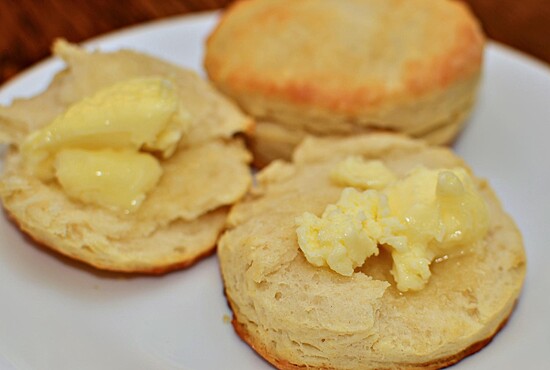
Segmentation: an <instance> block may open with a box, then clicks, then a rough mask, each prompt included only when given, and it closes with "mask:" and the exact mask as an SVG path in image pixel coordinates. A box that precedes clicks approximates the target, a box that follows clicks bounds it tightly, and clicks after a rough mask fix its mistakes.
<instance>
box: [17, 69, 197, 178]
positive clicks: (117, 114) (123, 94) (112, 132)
mask: <svg viewBox="0 0 550 370" xmlns="http://www.w3.org/2000/svg"><path fill="white" fill-rule="evenodd" d="M189 126H190V120H189V117H188V115H187V113H185V110H184V109H182V108H181V107H180V104H179V99H178V94H177V90H176V88H175V86H174V85H173V84H172V83H171V82H170V81H168V80H165V79H161V78H156V77H148V78H137V79H133V80H128V81H123V82H119V83H117V84H115V85H112V86H110V87H107V88H105V89H103V90H100V91H98V92H97V93H96V94H94V95H93V96H90V97H88V98H85V99H83V100H81V101H79V102H77V103H75V104H74V105H72V106H70V107H69V108H68V109H67V110H66V111H65V113H63V114H61V115H60V116H58V117H57V118H56V119H54V120H53V122H51V123H50V124H49V125H48V126H46V127H44V128H42V129H41V130H38V131H36V132H34V133H32V134H31V135H30V136H29V137H28V138H27V140H25V142H24V143H23V145H22V150H21V151H22V155H23V158H24V160H25V162H26V164H27V168H28V169H29V170H30V171H31V173H32V174H33V175H35V176H37V177H39V178H40V179H41V180H51V179H53V177H54V176H53V175H54V173H53V159H54V157H55V153H56V152H57V151H59V150H61V149H63V148H81V149H88V150H93V149H105V148H111V149H132V150H135V151H137V150H140V149H142V150H146V151H151V152H159V153H160V154H161V155H162V156H164V157H167V156H169V155H171V154H172V153H173V151H174V150H175V148H176V146H177V143H178V141H179V140H180V138H181V136H182V135H183V134H184V133H185V132H186V131H187V130H188V128H189Z"/></svg>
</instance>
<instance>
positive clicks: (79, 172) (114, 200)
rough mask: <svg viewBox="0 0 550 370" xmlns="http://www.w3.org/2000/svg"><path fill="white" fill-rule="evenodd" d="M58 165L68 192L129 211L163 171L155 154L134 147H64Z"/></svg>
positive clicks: (60, 181)
mask: <svg viewBox="0 0 550 370" xmlns="http://www.w3.org/2000/svg"><path fill="white" fill-rule="evenodd" d="M54 165H55V175H56V177H57V179H58V181H59V183H60V184H61V186H62V187H63V190H64V191H65V192H66V193H67V195H69V196H70V197H73V198H77V199H79V200H81V201H82V202H84V203H88V204H96V205H100V206H103V207H106V208H110V209H113V210H115V211H119V210H122V211H124V212H126V213H129V212H132V211H134V210H135V209H136V208H138V207H139V206H140V204H141V203H142V202H143V200H144V199H145V195H146V194H147V192H149V191H150V190H151V189H152V188H153V187H154V186H155V185H156V184H157V182H158V180H159V178H160V176H161V174H162V169H161V168H160V165H159V163H158V161H157V160H156V159H155V158H154V157H153V156H151V155H149V154H145V153H138V152H134V151H130V150H122V151H115V150H112V149H104V150H98V151H91V150H85V149H64V150H61V151H60V152H59V153H58V154H57V155H56V158H55V164H54Z"/></svg>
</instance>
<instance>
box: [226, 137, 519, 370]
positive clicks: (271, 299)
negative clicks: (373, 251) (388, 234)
mask: <svg viewBox="0 0 550 370" xmlns="http://www.w3.org/2000/svg"><path fill="white" fill-rule="evenodd" d="M349 155H360V156H362V157H363V158H365V159H379V160H381V161H383V162H384V163H385V164H386V165H387V166H388V167H390V168H391V169H392V170H393V171H395V172H397V173H398V174H400V175H403V174H405V173H406V172H407V171H409V170H410V169H412V168H414V167H415V166H418V165H424V166H426V167H428V168H453V167H456V166H460V167H463V168H465V169H466V170H467V171H469V172H470V170H469V169H468V167H467V165H466V164H465V163H464V162H463V161H462V160H461V159H460V158H458V157H457V156H456V155H454V154H453V153H452V152H451V151H450V150H448V149H446V148H440V147H432V146H428V145H426V144H424V143H422V142H420V141H415V140H412V139H407V138H405V137H401V136H399V135H395V134H371V135H363V136H358V137H355V138H346V139H330V138H325V139H320V138H317V139H311V138H310V139H306V140H305V141H304V142H303V143H302V144H301V145H300V146H299V147H298V149H297V151H296V152H295V154H294V161H293V163H292V164H290V163H285V162H281V161H275V162H273V163H272V164H271V165H269V166H268V167H266V168H265V169H264V170H262V171H261V172H260V173H259V174H258V183H259V186H258V188H256V189H255V191H254V193H253V194H252V195H250V196H249V197H248V198H246V199H245V200H244V201H241V203H239V204H237V205H235V206H234V207H233V209H232V210H231V212H230V215H229V219H228V220H229V221H228V222H229V229H228V231H226V232H225V233H224V235H223V236H222V238H221V239H220V242H219V244H218V255H219V259H220V264H221V271H222V275H223V281H224V283H225V292H226V296H227V299H228V302H229V304H230V307H231V309H232V310H233V314H234V316H233V325H234V327H235V329H236V331H237V333H238V334H239V335H240V336H241V337H242V338H243V339H244V340H245V341H246V342H247V343H248V344H250V345H251V346H252V347H253V348H254V349H255V350H256V351H257V352H258V353H259V354H260V355H262V356H263V357H264V358H266V359H267V360H268V361H269V362H271V363H272V364H274V365H275V366H277V367H279V368H283V369H297V368H308V369H309V368H311V369H357V368H376V369H390V368H391V369H417V368H418V369H426V368H427V369H435V368H441V367H444V366H447V365H450V364H453V363H455V362H457V361H459V360H460V359H462V358H463V357H465V356H467V355H469V354H471V353H474V352H476V351H478V350H479V349H481V348H482V347H483V346H485V345H486V344H487V343H488V342H490V340H491V338H492V337H493V336H494V335H495V334H496V332H497V331H498V330H500V328H501V327H502V326H503V325H504V324H505V322H506V320H507V318H508V317H509V315H510V313H511V312H512V310H513V308H514V304H515V302H516V300H517V299H518V296H519V294H520V290H521V287H522V284H523V280H524V276H525V268H526V260H525V251H524V248H523V242H522V238H521V235H520V233H519V231H518V229H517V227H516V226H515V224H514V222H513V220H512V219H511V218H510V217H509V216H508V215H507V214H506V212H505V211H504V210H503V209H502V207H501V205H500V202H499V201H498V199H497V197H496V196H495V195H494V193H493V191H492V190H491V188H490V186H489V185H488V184H487V182H486V181H484V180H480V179H477V178H474V182H475V184H476V187H477V188H478V190H479V192H480V193H481V195H482V196H483V198H484V199H485V201H486V202H487V205H488V209H489V214H490V226H489V231H488V234H487V235H486V237H485V239H484V240H483V242H482V243H481V246H480V247H479V248H477V249H475V250H471V251H468V252H467V253H464V254H462V255H460V256H454V257H450V258H449V259H447V260H443V261H440V262H434V263H433V264H432V267H431V270H432V276H431V278H430V280H429V282H428V284H427V286H426V287H425V288H424V289H422V290H420V291H418V292H406V293H402V292H400V291H399V290H398V289H397V288H396V287H395V283H394V280H393V278H392V275H391V273H390V270H391V266H392V260H391V256H390V255H389V253H388V252H387V251H381V253H380V255H378V256H376V257H371V258H369V259H368V260H367V261H366V263H365V265H364V266H363V267H361V268H360V270H359V271H356V272H355V273H354V274H353V275H352V276H351V277H345V276H341V275H339V274H337V273H335V272H333V271H331V270H329V269H328V268H324V267H315V266H313V265H311V264H309V263H308V262H307V261H306V259H305V257H304V255H303V253H302V252H301V250H300V249H299V247H298V243H297V237H296V225H295V218H296V217H297V216H300V215H302V214H303V212H306V211H307V212H312V213H314V214H316V215H320V214H321V213H322V212H323V210H324V209H325V207H326V206H327V205H328V204H331V203H335V202H336V201H337V200H338V198H339V196H340V194H341V192H342V188H341V187H339V186H337V185H335V184H334V183H332V182H331V181H330V179H329V172H330V171H331V169H332V168H334V165H335V164H336V163H338V162H339V161H340V160H342V159H343V158H345V157H347V156H349Z"/></svg>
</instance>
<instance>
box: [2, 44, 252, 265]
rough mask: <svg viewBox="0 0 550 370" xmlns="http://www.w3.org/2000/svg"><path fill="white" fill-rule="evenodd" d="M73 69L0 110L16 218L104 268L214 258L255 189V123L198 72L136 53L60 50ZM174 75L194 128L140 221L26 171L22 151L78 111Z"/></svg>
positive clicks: (7, 195) (7, 197) (6, 186)
mask: <svg viewBox="0 0 550 370" xmlns="http://www.w3.org/2000/svg"><path fill="white" fill-rule="evenodd" d="M54 51H55V53H56V54H57V55H58V56H60V57H62V58H63V59H64V61H65V62H66V64H67V66H66V69H65V70H63V71H61V72H60V73H59V74H57V75H56V76H55V78H54V79H53V81H52V83H51V85H50V86H49V88H48V89H47V90H46V91H45V92H43V93H42V94H40V95H37V96H35V97H33V98H30V99H21V100H16V101H14V102H13V104H12V105H11V106H9V107H0V132H1V133H2V135H1V136H0V138H1V139H2V140H4V141H5V142H8V143H10V144H11V146H10V148H9V150H8V153H7V155H6V159H5V162H4V171H3V174H2V176H1V178H0V197H1V199H2V202H3V205H4V208H5V210H6V212H7V214H8V215H9V216H10V217H11V218H12V219H13V220H14V222H15V223H16V224H17V225H18V226H19V227H20V228H21V230H23V231H24V232H25V233H27V234H28V235H29V236H30V237H31V238H32V239H34V240H36V241H37V242H39V243H40V244H43V245H45V246H46V247H49V248H51V249H53V250H55V251H57V252H59V253H61V254H63V255H66V256H68V257H70V258H73V259H77V260H80V261H83V262H85V263H87V264H90V265H92V266H95V267H97V268H100V269H105V270H112V271H123V272H140V273H163V272H167V271H170V270H173V269H176V268H180V267H184V266H188V265H190V264H192V263H193V262H195V261H196V260H198V259H199V258H200V257H202V256H205V255H208V254H210V253H212V252H213V251H214V247H215V245H216V241H217V239H218V236H219V234H220V233H221V231H222V230H223V228H224V223H225V219H226V216H227V213H228V206H230V205H231V204H232V203H233V202H235V201H236V200H238V199H239V198H241V197H242V196H243V195H244V194H245V193H246V192H247V190H248V188H249V186H250V183H251V174H250V170H249V162H250V161H251V155H250V153H249V152H248V151H247V150H246V148H245V146H244V144H243V142H242V140H241V139H239V138H235V137H234V135H235V134H237V133H239V132H243V131H246V130H250V129H251V128H252V124H253V122H252V120H251V119H250V118H248V117H247V116H245V115H243V114H242V113H241V112H240V111H239V110H238V108H237V107H236V106H234V105H233V104H232V103H230V102H229V101H228V100H227V99H226V98H224V97H223V96H221V95H220V94H219V93H218V92H216V90H215V89H214V88H212V87H211V86H210V85H209V84H208V83H207V82H205V81H203V80H202V79H201V78H199V77H198V76H197V75H196V74H195V73H194V72H191V71H187V70H183V69H181V68H179V67H176V66H174V65H171V64H169V63H166V62H163V61H161V60H158V59H155V58H153V57H150V56H147V55H144V54H140V53H136V52H132V51H126V50H122V51H117V52H114V53H100V52H91V53H88V52H86V51H84V50H82V49H80V48H78V47H76V46H74V45H70V44H67V43H66V42H63V41H60V42H57V43H56V44H55V46H54ZM141 76H166V77H167V78H170V79H171V80H172V81H173V82H174V84H175V85H176V87H177V89H178V94H179V96H180V98H181V99H182V104H183V105H184V106H185V107H186V109H188V111H189V113H190V116H191V119H193V120H194V125H193V126H192V128H191V130H190V131H189V132H188V133H187V135H185V136H184V138H182V140H181V141H180V142H179V144H178V148H177V150H176V152H175V153H174V155H173V156H172V157H170V158H169V159H166V160H163V161H161V166H162V169H163V174H162V177H161V179H160V181H159V183H158V184H157V185H156V187H155V188H154V189H153V190H152V191H151V193H150V194H148V196H147V197H146V199H145V201H144V202H143V204H142V205H141V206H140V207H139V209H138V210H137V211H136V212H135V213H131V214H122V213H117V212H113V211H111V210H109V209H107V208H102V207H100V206H95V205H90V204H83V203H81V202H79V201H77V200H74V199H71V198H69V197H68V196H67V195H66V194H65V193H64V192H63V189H62V188H61V186H60V185H59V184H58V183H57V182H55V181H54V182H43V181H40V180H39V179H37V178H36V177H34V176H33V175H31V174H29V173H28V171H24V170H23V163H22V157H21V155H20V152H19V145H20V144H21V143H22V141H23V139H24V138H25V137H26V136H27V135H28V134H29V133H31V132H33V131H36V130H38V129H39V128H41V127H43V126H45V125H47V124H49V123H50V121H51V120H53V119H54V118H55V117H56V116H57V115H59V114H60V113H62V112H63V111H65V109H66V108H67V107H68V106H70V105H71V104H73V103H75V102H77V101H79V100H81V99H82V98H84V97H86V96H89V95H92V94H93V93H95V92H96V91H98V90H100V89H102V88H104V87H106V86H110V85H112V84H114V83H117V82H119V81H123V80H127V79H131V78H135V77H141Z"/></svg>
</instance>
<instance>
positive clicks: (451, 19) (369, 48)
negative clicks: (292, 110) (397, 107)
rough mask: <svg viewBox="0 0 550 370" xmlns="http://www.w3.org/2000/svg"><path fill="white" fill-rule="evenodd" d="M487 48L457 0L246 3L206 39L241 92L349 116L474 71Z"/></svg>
mask: <svg viewBox="0 0 550 370" xmlns="http://www.w3.org/2000/svg"><path fill="white" fill-rule="evenodd" d="M482 52H483V36H482V33H481V30H480V28H479V25H478V23H477V21H476V20H475V19H474V17H473V16H472V15H471V13H470V11H469V10H468V9H467V8H466V6H465V5H464V4H462V3H460V2H458V1H447V0H445V1H442V0H414V1H413V0H407V1H403V0H368V1H366V0H347V1H339V0H300V1H296V0H280V1H271V0H247V1H240V2H238V3H236V4H235V5H234V6H233V7H231V8H230V9H229V10H228V11H227V12H226V13H225V15H224V16H223V17H222V19H221V22H220V24H219V25H218V27H217V28H216V30H215V31H214V33H213V34H212V35H211V36H210V38H209V39H208V43H207V53H206V56H205V67H206V69H207V71H208V73H209V75H210V78H211V79H212V80H213V81H214V82H216V83H219V84H223V85H224V86H225V87H226V88H228V89H231V90H233V91H234V92H237V93H250V92H255V93H259V94H262V95H264V96H266V97H270V98H281V99H286V100H292V101H294V102H295V103H298V104H304V105H315V106H322V107H326V108H329V109H334V110H338V111H343V112H350V113H353V112H354V111H355V110H357V109H358V107H364V106H365V105H377V104H379V103H381V102H383V101H386V100H387V99H388V97H393V98H395V99H402V98H406V97H407V96H413V97H414V96H417V95H420V94H423V93H426V92H430V91H433V90H437V89H441V88H445V87H446V86H448V85H449V84H451V83H453V82H455V81H457V80H460V79H461V78H466V77H468V76H471V75H472V73H476V72H477V71H479V68H480V65H481V60H482Z"/></svg>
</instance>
